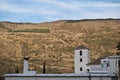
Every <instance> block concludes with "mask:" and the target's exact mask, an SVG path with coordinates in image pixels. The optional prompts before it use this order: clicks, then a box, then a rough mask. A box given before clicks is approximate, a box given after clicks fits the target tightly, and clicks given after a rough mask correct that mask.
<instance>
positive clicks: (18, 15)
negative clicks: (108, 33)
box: [0, 0, 120, 23]
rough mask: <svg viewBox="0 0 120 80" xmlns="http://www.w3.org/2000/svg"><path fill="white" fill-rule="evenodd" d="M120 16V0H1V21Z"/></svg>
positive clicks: (41, 20) (44, 20)
mask: <svg viewBox="0 0 120 80" xmlns="http://www.w3.org/2000/svg"><path fill="white" fill-rule="evenodd" d="M97 18H120V0H0V21H12V22H33V23H38V22H51V21H56V20H71V19H72V20H80V19H97Z"/></svg>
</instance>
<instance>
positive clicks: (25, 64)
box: [23, 56, 29, 73]
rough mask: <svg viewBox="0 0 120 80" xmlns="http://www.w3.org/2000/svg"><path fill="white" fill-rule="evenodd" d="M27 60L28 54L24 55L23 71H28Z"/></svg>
mask: <svg viewBox="0 0 120 80" xmlns="http://www.w3.org/2000/svg"><path fill="white" fill-rule="evenodd" d="M28 60H29V57H28V56H25V57H24V66H23V67H24V68H23V70H24V71H23V73H28V69H29V62H28Z"/></svg>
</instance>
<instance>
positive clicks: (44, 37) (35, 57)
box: [0, 19, 120, 74]
mask: <svg viewBox="0 0 120 80" xmlns="http://www.w3.org/2000/svg"><path fill="white" fill-rule="evenodd" d="M26 29H49V30H50V33H36V32H34V33H33V32H13V31H15V30H26ZM119 41H120V20H113V19H110V20H109V19H107V20H77V21H73V20H68V21H66V20H61V21H55V22H47V23H38V24H32V23H11V22H1V23H0V57H1V58H0V67H1V68H0V73H1V74H4V73H7V71H8V66H9V68H11V70H12V72H14V67H15V66H16V65H18V66H19V68H20V70H22V68H21V67H22V61H23V60H22V58H23V56H24V55H29V56H30V57H31V59H30V62H31V63H30V66H31V67H30V68H31V69H34V67H36V68H37V71H38V72H39V73H41V70H42V69H41V68H42V64H43V60H45V61H46V67H47V72H48V73H69V72H73V67H74V66H73V59H74V53H73V51H74V48H75V47H77V46H78V45H79V44H84V45H86V46H87V47H89V48H90V49H91V58H92V59H96V58H99V57H101V56H105V55H114V54H115V52H116V48H115V46H116V45H117V43H118V42H119Z"/></svg>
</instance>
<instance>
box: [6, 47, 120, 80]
mask: <svg viewBox="0 0 120 80" xmlns="http://www.w3.org/2000/svg"><path fill="white" fill-rule="evenodd" d="M74 52H75V58H74V62H75V73H71V74H36V71H29V70H28V68H29V62H28V60H29V58H28V57H25V58H24V70H23V73H21V74H5V80H117V76H118V67H120V64H118V61H119V60H120V56H109V57H105V58H101V59H98V60H96V61H94V62H90V49H89V48H87V47H85V46H83V45H80V46H79V47H77V48H76V49H75V51H74Z"/></svg>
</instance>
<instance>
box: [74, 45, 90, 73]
mask: <svg viewBox="0 0 120 80" xmlns="http://www.w3.org/2000/svg"><path fill="white" fill-rule="evenodd" d="M74 54H75V56H74V67H75V70H74V72H75V73H86V72H87V69H89V68H88V67H87V65H86V64H88V63H89V62H90V49H89V48H87V47H85V46H84V45H80V46H78V47H77V48H76V49H75V50H74Z"/></svg>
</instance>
